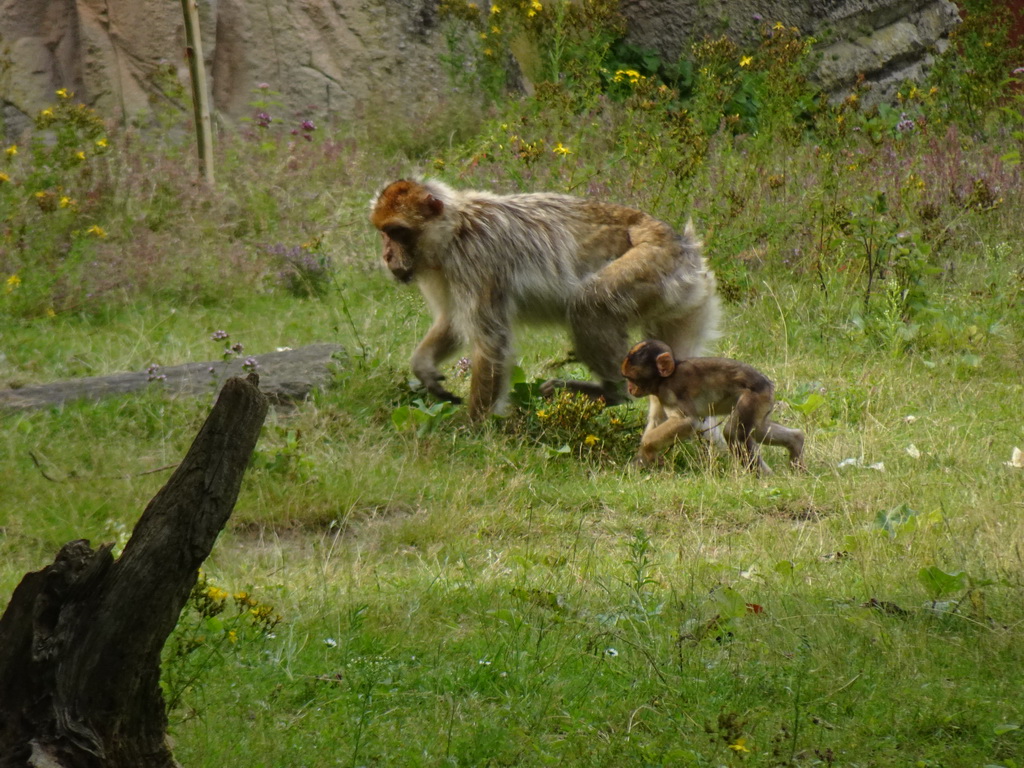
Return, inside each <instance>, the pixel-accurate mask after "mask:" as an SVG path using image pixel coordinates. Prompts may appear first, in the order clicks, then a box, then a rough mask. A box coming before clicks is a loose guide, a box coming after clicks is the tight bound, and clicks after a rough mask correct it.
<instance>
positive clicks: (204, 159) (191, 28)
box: [181, 0, 213, 187]
mask: <svg viewBox="0 0 1024 768" xmlns="http://www.w3.org/2000/svg"><path fill="white" fill-rule="evenodd" d="M181 10H182V12H183V13H184V15H185V55H186V56H187V57H188V73H189V78H190V79H191V81H192V111H193V113H194V116H195V122H196V145H197V146H198V148H199V162H200V164H201V165H202V166H203V177H204V178H205V179H206V183H207V184H209V185H210V186H211V187H212V186H213V129H212V127H211V124H210V98H209V90H208V89H207V87H206V63H205V60H204V59H203V42H202V39H201V37H200V34H199V6H198V5H197V0H181Z"/></svg>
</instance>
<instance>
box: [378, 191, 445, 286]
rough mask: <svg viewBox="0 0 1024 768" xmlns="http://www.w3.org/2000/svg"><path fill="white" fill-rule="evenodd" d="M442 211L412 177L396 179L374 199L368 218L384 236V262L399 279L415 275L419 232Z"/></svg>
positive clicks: (404, 281)
mask: <svg viewBox="0 0 1024 768" xmlns="http://www.w3.org/2000/svg"><path fill="white" fill-rule="evenodd" d="M443 212H444V205H443V204H442V203H441V201H440V200H438V199H437V198H435V197H433V196H432V195H430V194H429V193H428V192H427V191H426V190H425V189H424V188H423V186H422V185H420V184H417V183H415V182H412V181H406V180H402V181H396V182H394V183H393V184H391V185H390V186H389V187H387V188H386V189H385V190H384V191H383V192H381V193H380V194H379V195H378V196H377V199H376V200H374V202H373V210H372V211H371V213H370V222H371V223H372V224H373V226H375V227H376V228H377V229H378V230H380V234H381V237H382V238H383V243H384V248H383V252H382V254H381V257H382V258H383V260H384V265H385V266H386V267H387V268H388V270H389V271H390V272H391V274H392V275H394V277H395V279H396V280H398V281H399V282H401V283H408V282H409V281H411V280H412V279H413V278H414V277H415V276H416V266H417V264H416V252H417V249H416V246H417V242H418V240H419V237H420V234H421V233H422V232H423V231H424V230H425V229H426V228H427V227H429V226H430V223H431V222H432V221H434V220H436V219H437V218H438V217H440V216H441V215H442V214H443Z"/></svg>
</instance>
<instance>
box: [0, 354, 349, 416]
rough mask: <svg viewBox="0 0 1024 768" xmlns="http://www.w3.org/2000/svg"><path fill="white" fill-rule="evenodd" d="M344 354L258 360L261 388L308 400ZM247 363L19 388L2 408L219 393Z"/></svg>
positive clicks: (1, 395) (5, 393) (6, 395)
mask: <svg viewBox="0 0 1024 768" xmlns="http://www.w3.org/2000/svg"><path fill="white" fill-rule="evenodd" d="M341 351H342V347H341V345H339V344H312V345H310V346H306V347H300V348H298V349H285V350H281V351H279V352H268V353H267V354H263V355H253V356H252V359H253V360H254V361H255V363H256V369H255V370H256V373H258V374H259V376H260V389H261V390H262V391H263V393H264V394H265V395H266V396H267V397H269V398H270V399H271V400H272V401H274V402H295V401H300V400H304V399H305V398H306V397H307V396H308V395H309V393H310V392H311V391H312V390H314V389H316V388H318V387H322V386H325V385H326V384H327V382H328V381H330V378H331V363H332V362H333V361H334V360H335V358H336V356H337V355H338V354H339V353H340V352H341ZM244 365H245V361H244V360H241V359H239V358H232V359H230V360H216V361H212V362H204V363H185V364H184V365H173V366H168V367H167V368H163V367H161V368H160V369H159V370H155V371H152V372H150V371H137V372H128V373H115V374H112V375H110V376H90V377H86V378H81V379H69V380H68V381H57V382H53V383H52V384H39V385H35V386H30V387H19V388H17V389H3V390H0V408H8V409H12V410H26V409H31V408H49V407H52V406H59V405H63V404H64V403H66V402H69V401H72V400H82V399H85V400H101V399H103V398H106V397H113V396H115V395H122V394H127V393H130V392H140V391H142V390H144V389H146V388H148V387H160V388H162V389H163V390H164V391H165V392H167V393H169V394H180V395H201V394H204V393H211V394H213V393H216V392H217V390H218V389H219V388H220V386H221V385H222V384H223V383H224V382H225V381H227V380H228V379H229V378H231V377H233V376H244V375H245V374H246V373H247V371H246V370H245V368H244Z"/></svg>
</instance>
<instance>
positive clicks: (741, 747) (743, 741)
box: [729, 736, 750, 752]
mask: <svg viewBox="0 0 1024 768" xmlns="http://www.w3.org/2000/svg"><path fill="white" fill-rule="evenodd" d="M729 749H731V750H732V751H733V752H749V751H750V750H749V749H747V738H746V736H741V737H740V738H738V739H736V741H735V742H734V743H733V744H730V745H729Z"/></svg>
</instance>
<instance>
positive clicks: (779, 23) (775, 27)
mask: <svg viewBox="0 0 1024 768" xmlns="http://www.w3.org/2000/svg"><path fill="white" fill-rule="evenodd" d="M785 28H786V25H785V24H783V23H782V22H781V21H776V22H775V24H774V25H773V26H772V29H785Z"/></svg>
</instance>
